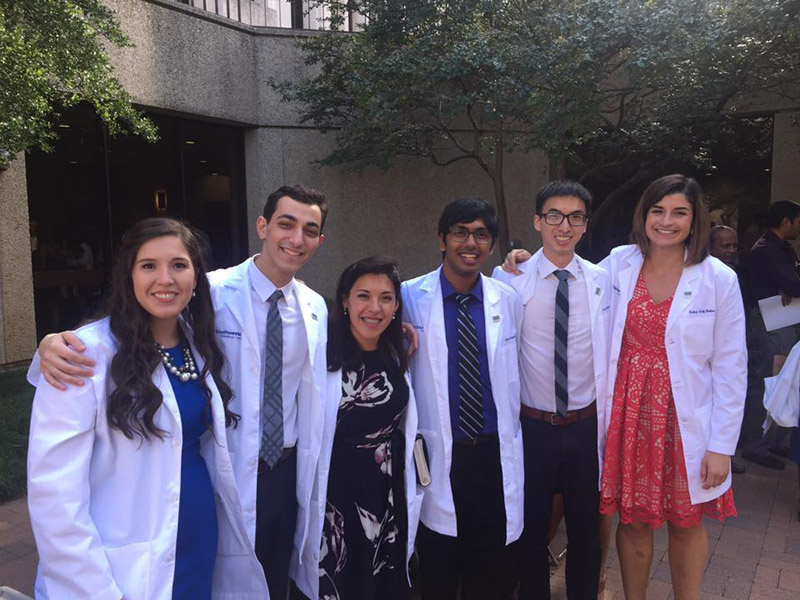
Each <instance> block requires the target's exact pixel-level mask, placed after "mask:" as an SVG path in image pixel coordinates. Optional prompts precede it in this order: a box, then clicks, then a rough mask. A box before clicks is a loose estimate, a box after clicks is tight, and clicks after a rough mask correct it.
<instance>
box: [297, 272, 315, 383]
mask: <svg viewBox="0 0 800 600" xmlns="http://www.w3.org/2000/svg"><path fill="white" fill-rule="evenodd" d="M294 290H295V293H296V294H297V301H298V304H299V305H300V312H301V314H302V315H303V325H304V326H305V330H306V337H307V338H308V355H309V359H310V362H311V366H312V369H313V366H314V359H315V358H316V350H317V341H318V340H319V328H320V326H321V321H320V318H319V315H317V314H316V313H315V312H314V311H313V310H312V306H311V300H310V299H309V298H308V297H307V295H306V293H305V290H304V289H303V288H302V287H301V286H299V285H297V284H295V286H294Z"/></svg>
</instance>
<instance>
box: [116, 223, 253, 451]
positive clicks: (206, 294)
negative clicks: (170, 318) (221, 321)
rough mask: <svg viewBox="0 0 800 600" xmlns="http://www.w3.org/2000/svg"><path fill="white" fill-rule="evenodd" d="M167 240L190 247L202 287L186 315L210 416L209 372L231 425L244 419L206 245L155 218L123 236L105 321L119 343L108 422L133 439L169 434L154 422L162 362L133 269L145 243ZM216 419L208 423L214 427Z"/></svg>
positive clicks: (178, 225) (187, 229) (176, 225)
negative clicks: (229, 374)
mask: <svg viewBox="0 0 800 600" xmlns="http://www.w3.org/2000/svg"><path fill="white" fill-rule="evenodd" d="M164 236H175V237H177V238H178V239H179V240H180V241H181V242H183V245H184V246H185V247H186V250H187V252H188V253H189V258H190V259H191V261H192V266H193V267H194V272H195V277H196V278H197V286H196V287H195V296H194V297H193V298H192V299H191V301H190V302H189V304H188V305H187V307H186V308H185V309H184V310H183V313H182V315H181V317H182V320H183V323H184V325H185V329H186V330H188V331H189V332H190V333H191V336H192V341H193V342H194V346H195V348H196V349H197V352H198V353H199V355H200V356H201V357H202V358H203V360H204V361H205V364H204V365H203V371H202V373H201V374H200V379H199V381H200V383H201V386H202V389H203V393H204V395H205V397H206V410H205V412H204V414H205V415H210V414H211V390H210V389H209V388H208V385H206V382H205V377H206V376H207V374H208V373H211V376H212V377H213V378H214V383H216V385H217V388H218V389H219V393H220V395H221V396H222V405H223V407H224V410H225V424H226V426H231V425H234V426H235V425H236V423H237V422H238V420H239V416H238V415H237V414H235V413H233V412H231V411H230V409H229V407H228V405H229V404H230V401H231V399H232V398H233V392H232V391H231V388H230V386H229V385H228V384H227V382H226V381H225V378H224V377H223V370H224V369H225V368H226V365H225V357H224V355H223V354H222V351H221V350H220V348H219V345H218V344H217V338H216V335H215V327H214V306H213V305H212V303H211V291H210V288H209V285H208V279H207V278H206V272H207V268H206V259H205V249H204V244H203V243H202V242H201V240H200V237H199V236H198V235H197V234H196V233H195V232H194V231H193V230H192V229H191V228H190V227H188V226H187V225H185V224H183V223H181V222H180V221H176V220H175V219H170V218H164V217H156V218H150V219H144V220H142V221H139V222H138V223H136V224H135V225H134V226H133V227H131V228H130V229H129V230H128V231H127V232H125V235H123V237H122V242H121V244H120V248H119V253H118V255H117V260H116V262H115V263H114V267H113V269H112V276H111V290H110V293H109V295H108V298H107V300H106V305H105V309H104V311H103V316H108V317H109V319H110V327H111V333H112V334H113V336H114V338H115V340H116V342H117V353H116V354H115V355H114V358H113V359H112V360H111V379H112V380H113V381H114V384H115V385H116V388H115V389H114V391H113V392H111V395H110V397H109V399H108V405H107V410H106V418H107V419H108V423H109V425H111V427H113V428H115V429H118V430H119V431H121V432H122V434H123V435H124V436H125V437H127V438H129V439H133V438H134V437H135V436H140V437H142V438H144V439H149V438H150V436H151V435H152V436H155V437H157V438H159V439H163V438H164V436H165V434H166V432H165V431H164V430H162V429H160V428H159V427H157V426H156V424H155V422H154V421H153V419H154V416H155V414H156V412H157V411H158V409H159V408H160V407H161V404H162V402H163V397H162V395H161V391H160V390H159V389H158V388H157V387H156V386H155V384H154V383H153V371H154V370H155V368H156V367H157V366H158V365H159V363H160V362H161V357H160V355H159V353H158V350H157V349H156V344H155V340H154V339H153V335H152V333H151V331H150V314H149V313H148V312H147V311H146V310H144V309H143V308H142V307H141V306H140V305H139V303H138V302H137V301H136V296H135V295H134V291H133V279H132V272H133V265H134V263H135V261H136V256H137V255H138V253H139V248H141V247H142V245H143V244H145V243H146V242H148V241H150V240H152V239H155V238H159V237H164ZM210 423H211V420H210V419H207V425H208V426H209V427H210Z"/></svg>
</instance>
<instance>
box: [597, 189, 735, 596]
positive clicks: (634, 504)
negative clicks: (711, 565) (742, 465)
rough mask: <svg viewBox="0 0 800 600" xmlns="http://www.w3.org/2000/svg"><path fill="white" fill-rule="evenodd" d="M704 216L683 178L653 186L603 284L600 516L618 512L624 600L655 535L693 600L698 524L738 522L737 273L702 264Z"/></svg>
mask: <svg viewBox="0 0 800 600" xmlns="http://www.w3.org/2000/svg"><path fill="white" fill-rule="evenodd" d="M708 231H709V216H708V211H707V209H706V207H705V205H704V204H703V201H702V198H701V191H700V187H699V185H698V184H697V183H696V182H695V181H694V180H693V179H689V178H687V177H684V176H683V175H669V176H667V177H662V178H661V179H658V180H656V181H654V182H653V183H652V184H650V186H649V187H648V188H647V190H645V192H644V194H643V195H642V198H641V199H640V200H639V204H638V205H637V207H636V213H635V215H634V222H633V234H632V237H633V240H634V241H635V242H636V243H635V244H633V245H630V246H623V247H620V248H615V249H614V250H613V251H612V253H611V255H610V256H609V257H608V258H607V259H606V260H605V261H604V262H603V263H602V266H604V267H605V268H606V269H608V271H609V273H610V274H611V277H612V283H613V294H612V306H611V319H612V322H611V323H612V325H611V326H612V335H611V351H610V354H609V357H610V365H609V379H608V380H609V385H610V386H613V388H612V389H610V390H609V396H612V397H613V399H611V402H612V406H611V410H610V411H607V413H606V414H608V415H609V417H608V423H607V427H608V433H607V438H606V447H605V457H604V461H603V476H602V490H601V509H600V510H601V512H602V513H603V514H606V515H612V514H614V513H615V512H619V515H620V525H619V527H618V529H617V551H618V553H619V560H620V567H621V570H622V581H623V587H624V590H625V597H626V598H627V599H628V600H639V599H642V600H643V599H644V598H645V594H646V589H647V581H648V576H649V571H650V565H651V563H652V560H653V530H654V529H657V528H659V527H661V526H662V525H663V524H664V523H665V522H666V523H667V526H668V529H669V563H670V572H671V574H672V584H673V588H674V590H675V598H676V599H677V600H686V599H696V598H697V597H698V595H699V590H700V582H701V580H702V577H703V571H704V569H705V564H706V556H707V551H708V540H707V536H706V531H705V528H704V526H703V516H710V517H712V518H716V519H720V520H722V519H724V518H725V517H728V516H735V515H736V507H735V506H734V502H733V492H732V490H731V487H730V485H731V478H730V456H731V455H732V454H733V453H734V451H735V449H736V441H737V438H738V436H739V427H740V424H741V419H742V411H743V407H744V396H745V389H746V387H747V386H746V373H747V354H746V349H745V334H744V312H743V309H742V300H741V294H740V292H739V286H738V283H737V281H736V275H735V274H734V272H733V271H732V270H730V269H729V268H728V267H726V266H724V265H723V264H722V263H721V262H720V261H718V260H717V259H715V258H712V257H709V256H708V251H707V241H708Z"/></svg>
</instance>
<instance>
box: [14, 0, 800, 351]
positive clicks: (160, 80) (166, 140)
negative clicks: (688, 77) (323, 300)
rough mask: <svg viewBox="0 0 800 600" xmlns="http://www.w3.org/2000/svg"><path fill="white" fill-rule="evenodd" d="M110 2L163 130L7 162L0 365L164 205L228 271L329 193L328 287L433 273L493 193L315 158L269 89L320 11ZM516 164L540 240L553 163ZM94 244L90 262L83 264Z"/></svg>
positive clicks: (80, 118)
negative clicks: (443, 245)
mask: <svg viewBox="0 0 800 600" xmlns="http://www.w3.org/2000/svg"><path fill="white" fill-rule="evenodd" d="M107 4H108V5H109V6H110V7H111V8H112V9H113V10H114V11H115V13H116V15H117V18H118V19H119V21H120V23H121V25H122V28H123V30H124V31H125V32H126V34H127V35H128V36H129V37H130V38H131V40H132V41H133V43H134V47H133V48H125V49H114V50H113V51H112V59H113V64H114V66H115V69H116V73H117V76H118V77H119V79H120V81H121V82H122V84H123V86H124V87H125V89H127V90H128V91H129V93H130V94H131V95H132V97H133V100H134V102H135V103H136V104H137V105H138V106H140V107H141V108H142V109H143V110H145V111H146V112H147V113H148V114H149V115H151V116H152V118H153V119H154V120H155V121H156V123H157V124H158V125H159V128H160V131H161V141H160V142H159V143H158V144H156V145H155V146H148V145H146V144H144V143H141V142H138V141H135V140H109V139H107V137H106V136H105V134H104V133H103V131H102V128H100V127H99V126H98V125H97V123H96V121H93V120H92V119H93V117H92V116H91V115H82V114H80V113H79V112H73V113H70V114H68V115H65V121H64V122H63V123H61V124H60V125H59V127H63V131H61V132H60V133H61V134H62V136H61V138H62V139H60V140H59V145H58V146H57V150H56V152H54V153H52V154H49V155H44V154H42V153H37V152H31V153H29V154H28V155H27V156H19V157H17V158H16V159H15V160H13V161H12V162H11V164H10V166H9V167H8V168H7V169H6V170H5V171H0V209H2V214H3V216H4V218H3V219H2V220H1V221H0V364H3V363H13V362H16V361H22V360H26V359H28V358H30V356H31V355H32V353H33V350H34V348H35V344H36V340H37V329H38V335H39V336H41V335H42V334H43V333H46V332H47V331H50V330H52V329H57V328H61V327H63V326H72V325H74V323H72V324H70V319H73V320H77V319H78V318H79V315H77V314H72V313H69V312H68V311H67V312H66V313H65V307H74V306H81V307H83V308H86V309H87V310H88V308H89V307H91V306H92V305H93V304H94V303H95V302H96V300H97V296H98V295H99V294H100V292H101V289H102V279H103V275H102V273H103V272H104V269H105V270H107V267H108V264H109V262H110V259H111V256H112V254H113V246H114V240H115V239H116V238H117V236H118V234H119V232H120V231H121V230H122V229H124V227H126V226H127V225H129V224H130V222H131V221H132V220H135V219H136V218H139V217H141V216H146V215H147V214H153V211H156V212H157V213H164V214H171V215H174V216H178V217H182V218H186V219H188V220H189V221H191V222H192V223H194V224H195V225H197V226H198V227H200V228H201V229H202V230H204V231H205V232H206V233H207V234H208V235H209V238H210V239H211V241H212V246H213V247H214V258H213V261H212V262H214V264H215V265H217V266H222V265H226V264H232V263H234V262H237V261H239V260H241V259H242V258H244V257H245V256H247V255H248V254H251V253H254V252H256V251H257V250H258V248H259V243H258V239H257V236H256V234H255V230H254V227H253V224H254V223H255V220H256V218H257V217H258V215H260V214H261V211H262V209H263V204H264V201H265V200H266V197H267V195H268V194H269V193H270V192H271V191H273V190H275V189H276V188H278V187H279V186H281V185H284V184H294V183H302V184H304V185H307V186H311V187H314V188H317V189H320V190H321V191H323V192H324V193H325V194H326V195H327V197H328V199H329V204H330V215H329V220H328V223H327V224H326V227H325V236H326V240H325V243H324V244H323V246H322V247H321V248H320V249H319V251H318V252H317V254H316V255H315V256H314V258H313V259H312V260H311V261H310V263H309V264H308V265H307V266H306V267H305V268H304V269H303V271H302V272H301V273H300V277H301V278H302V279H304V280H305V281H306V282H308V283H309V284H310V285H312V286H313V287H314V288H315V289H317V290H319V291H320V292H321V293H323V294H326V295H330V294H331V293H332V291H333V289H334V287H335V283H336V278H337V276H338V274H339V273H340V272H341V270H342V268H343V267H344V266H345V265H347V264H349V263H350V262H352V261H354V260H356V259H358V258H361V257H364V256H367V255H369V254H374V253H384V254H389V255H392V256H395V257H397V258H398V259H399V261H400V265H401V272H402V274H403V276H404V277H412V276H416V275H418V274H420V273H423V272H426V271H428V270H430V269H432V268H433V267H435V266H436V265H437V264H438V263H439V262H440V260H441V256H440V253H439V248H438V243H437V239H436V225H437V221H438V217H439V214H440V212H441V209H442V207H443V206H444V205H445V204H446V203H447V202H448V201H450V200H451V199H453V198H455V197H458V196H462V195H477V196H480V197H483V198H486V199H487V200H491V199H492V197H493V191H492V185H491V182H490V181H489V179H488V178H486V177H485V176H484V175H483V174H482V172H480V170H479V169H475V168H473V167H472V166H471V165H468V164H464V163H462V162H460V163H456V164H455V165H453V166H451V167H448V168H446V169H442V168H440V167H436V166H434V165H433V164H431V163H430V162H428V161H427V160H423V159H413V158H408V159H401V160H399V161H397V163H396V164H395V165H394V166H393V167H392V168H391V169H390V170H388V171H386V172H383V171H380V170H377V169H374V170H366V171H364V172H363V173H360V174H356V173H350V172H346V171H344V170H341V169H336V168H326V167H319V166H318V165H316V164H315V163H314V161H315V160H318V159H321V158H323V157H324V156H326V154H327V153H328V151H329V150H330V149H331V148H332V145H333V144H334V135H333V134H324V133H322V132H320V131H318V130H315V129H313V128H309V127H308V126H304V125H302V124H301V123H299V119H298V114H299V112H298V108H297V107H296V106H292V105H291V104H287V103H284V102H282V101H281V100H280V98H279V97H278V95H277V94H276V92H275V91H274V90H273V89H272V88H271V86H270V85H269V82H270V81H271V80H284V79H286V78H291V77H297V76H298V74H302V73H303V72H304V69H305V68H306V67H305V66H304V65H303V62H302V57H301V55H300V52H299V50H298V48H297V44H296V40H297V39H298V36H302V35H314V33H313V32H308V31H305V30H307V29H313V28H314V27H315V25H314V22H315V21H314V16H315V15H313V14H312V15H303V14H298V13H295V14H294V15H293V14H292V9H293V6H296V4H295V3H293V2H289V1H287V0H246V1H245V0H187V1H182V2H179V1H178V0H108V1H107ZM316 16H317V17H319V16H323V15H316ZM303 19H305V20H303ZM357 22H358V19H357V16H356V17H352V18H351V19H350V21H349V26H350V27H355V26H356V25H357ZM292 25H294V26H298V25H302V27H303V28H304V30H299V29H294V28H291V26H292ZM797 114H798V113H796V112H792V111H791V110H788V109H787V110H786V111H783V112H777V113H776V114H775V119H774V122H775V132H774V158H773V169H772V175H771V176H772V182H773V185H772V188H773V190H772V191H773V198H776V199H777V198H781V199H790V200H795V201H800V186H797V185H796V182H797V181H798V177H799V176H798V174H797V169H796V165H797V164H798V161H799V160H800V127H798V126H797V124H796V123H795V116H796V115H797ZM505 169H506V171H505V181H506V182H507V186H508V189H507V201H508V204H509V222H510V227H511V232H510V233H511V238H512V239H516V240H519V241H520V242H521V243H522V244H523V245H524V246H526V247H536V246H537V245H538V240H537V239H536V237H535V235H534V231H533V227H532V226H531V218H530V217H531V214H532V208H533V196H534V194H535V191H536V190H537V189H538V188H539V187H540V186H541V185H542V184H544V183H545V182H546V181H547V180H548V178H549V165H548V161H547V160H546V159H545V158H544V157H543V156H542V155H540V154H538V153H532V154H524V153H513V154H511V155H509V157H508V159H507V161H506V165H505ZM63 240H68V241H69V242H68V243H69V244H71V246H68V247H65V246H64V245H63V244H64V243H66V242H63ZM56 244H61V245H60V246H58V247H55V246H56ZM86 246H89V247H91V249H92V250H93V252H92V254H93V256H92V261H91V264H88V265H83V266H80V265H78V266H76V264H77V263H79V262H80V261H81V258H80V257H81V248H84V247H86ZM495 259H496V260H495V264H496V262H497V261H499V257H497V256H495ZM76 261H77V263H76ZM77 269H83V271H82V272H80V273H76V270H77Z"/></svg>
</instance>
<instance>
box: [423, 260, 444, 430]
mask: <svg viewBox="0 0 800 600" xmlns="http://www.w3.org/2000/svg"><path fill="white" fill-rule="evenodd" d="M441 270H442V269H441V267H439V268H438V269H436V270H435V271H434V272H433V273H431V274H430V275H429V276H428V277H427V279H426V281H425V282H424V283H423V285H422V286H420V290H421V291H422V292H423V293H422V295H421V296H420V298H419V299H418V300H417V307H418V310H419V314H420V316H421V317H423V322H424V323H425V325H424V327H425V331H424V332H423V335H425V339H426V345H427V354H428V361H429V362H430V364H431V371H432V372H433V373H434V374H436V376H434V377H433V385H434V389H435V393H436V398H437V399H438V401H437V405H438V409H439V421H440V422H441V423H442V426H443V427H442V432H443V436H444V437H445V438H447V437H448V436H449V435H450V431H451V429H450V406H449V404H448V399H449V397H450V394H449V391H448V386H447V373H448V368H447V337H446V336H445V329H444V304H443V303H442V286H441V283H440V281H439V277H440V273H441ZM425 316H427V318H425Z"/></svg>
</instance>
